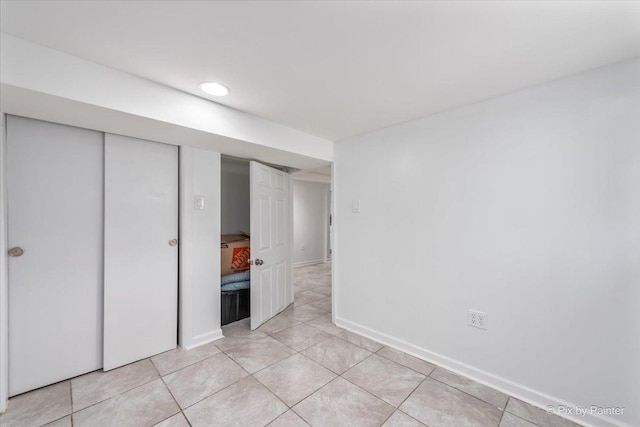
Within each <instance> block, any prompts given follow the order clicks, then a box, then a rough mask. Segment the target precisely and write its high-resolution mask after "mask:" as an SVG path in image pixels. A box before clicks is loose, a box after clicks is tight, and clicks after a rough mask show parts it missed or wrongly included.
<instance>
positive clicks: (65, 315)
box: [7, 116, 103, 396]
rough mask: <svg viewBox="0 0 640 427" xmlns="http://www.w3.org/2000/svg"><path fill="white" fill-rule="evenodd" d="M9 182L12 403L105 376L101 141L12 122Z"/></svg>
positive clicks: (79, 132)
mask: <svg viewBox="0 0 640 427" xmlns="http://www.w3.org/2000/svg"><path fill="white" fill-rule="evenodd" d="M7 178H8V185H7V188H8V217H9V221H8V234H9V236H8V240H9V242H8V243H9V247H10V248H21V249H22V250H23V251H24V252H23V253H22V254H21V255H19V251H18V252H17V253H14V255H17V256H12V257H10V258H9V394H10V395H11V396H13V395H16V394H20V393H23V392H26V391H29V390H33V389H35V388H38V387H42V386H45V385H48V384H52V383H55V382H58V381H61V380H64V379H67V378H70V377H74V376H77V375H81V374H84V373H86V372H90V371H94V370H96V369H100V368H101V367H102V260H103V252H102V251H103V235H102V224H103V193H102V191H103V134H102V133H100V132H95V131H90V130H86V129H80V128H75V127H70V126H64V125H58V124H54V123H48V122H43V121H39V120H33V119H27V118H22V117H16V116H8V117H7ZM16 250H17V249H16Z"/></svg>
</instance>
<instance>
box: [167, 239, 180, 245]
mask: <svg viewBox="0 0 640 427" xmlns="http://www.w3.org/2000/svg"><path fill="white" fill-rule="evenodd" d="M177 245H178V239H171V240H169V246H177Z"/></svg>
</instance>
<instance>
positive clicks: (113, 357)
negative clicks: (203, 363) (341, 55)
mask: <svg viewBox="0 0 640 427" xmlns="http://www.w3.org/2000/svg"><path fill="white" fill-rule="evenodd" d="M104 232H105V246H104V255H105V258H104V270H105V271H104V370H105V371H106V370H109V369H113V368H117V367H118V366H122V365H125V364H127V363H131V362H134V361H136V360H140V359H144V358H146V357H149V356H153V355H154V354H158V353H161V352H163V351H167V350H170V349H172V348H175V347H176V343H177V322H178V246H177V243H178V242H177V240H175V239H177V237H178V147H175V146H172V145H166V144H160V143H156V142H151V141H144V140H140V139H135V138H128V137H124V136H118V135H111V134H106V135H105V230H104Z"/></svg>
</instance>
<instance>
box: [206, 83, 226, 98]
mask: <svg viewBox="0 0 640 427" xmlns="http://www.w3.org/2000/svg"><path fill="white" fill-rule="evenodd" d="M200 89H202V91H203V92H206V93H208V94H209V95H213V96H226V95H228V94H229V88H228V87H226V86H225V85H222V84H220V83H215V82H202V83H200Z"/></svg>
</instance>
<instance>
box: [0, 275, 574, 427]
mask: <svg viewBox="0 0 640 427" xmlns="http://www.w3.org/2000/svg"><path fill="white" fill-rule="evenodd" d="M294 276H295V278H294V282H295V301H296V302H295V304H293V305H292V306H290V307H288V308H287V309H286V310H284V311H283V312H282V313H281V314H280V315H278V316H277V317H275V318H274V319H272V320H270V321H268V322H267V323H265V324H264V325H262V326H261V327H260V328H259V329H258V330H256V331H251V330H250V329H249V322H248V319H245V320H243V321H240V322H236V323H234V324H231V325H228V326H225V327H224V328H223V332H224V335H225V338H224V339H222V340H219V341H216V342H214V343H211V344H207V345H205V346H202V347H199V348H197V349H194V350H190V351H181V350H172V351H168V352H166V353H162V354H159V355H157V356H154V357H152V358H150V359H145V360H141V361H139V362H136V363H132V364H130V365H127V366H124V367H122V368H119V369H115V370H113V371H110V372H106V373H104V372H101V371H98V372H93V373H90V374H87V375H83V376H80V377H77V378H73V379H71V380H68V381H63V382H61V383H58V384H54V385H51V386H48V387H44V388H41V389H38V390H35V391H32V392H30V393H25V394H23V395H20V396H17V397H14V398H12V399H11V400H10V401H9V405H10V406H9V410H8V411H7V412H6V413H5V414H3V415H1V416H0V425H1V426H2V427H10V426H20V427H29V426H42V425H48V426H58V427H62V426H72V422H73V426H92V427H100V426H118V427H126V426H136V427H137V426H154V425H156V426H163V427H183V426H189V425H191V426H227V425H233V426H264V425H269V426H271V427H275V426H307V425H312V426H381V425H384V426H386V427H390V426H425V425H428V426H430V427H444V426H451V427H460V426H480V427H483V426H492V427H498V426H499V427H535V426H540V427H569V426H576V424H574V423H571V422H569V421H567V420H565V419H563V418H560V417H557V416H553V415H549V414H547V413H546V412H545V411H543V410H541V409H538V408H535V407H533V406H531V405H528V404H526V403H524V402H521V401H519V400H517V399H515V398H512V397H509V396H506V395H504V394H502V393H500V392H498V391H496V390H493V389H491V388H489V387H486V386H483V385H481V384H478V383H476V382H474V381H471V380H469V379H467V378H464V377H461V376H459V375H456V374H454V373H452V372H449V371H447V370H445V369H442V368H439V367H437V366H434V365H432V364H430V363H428V362H425V361H423V360H420V359H417V358H415V357H412V356H409V355H407V354H405V353H402V352H400V351H397V350H394V349H392V348H389V347H385V346H383V345H382V344H379V343H377V342H374V341H371V340H369V339H367V338H364V337H362V336H360V335H357V334H354V333H352V332H349V331H345V330H344V329H341V328H339V327H337V326H335V325H334V324H333V323H332V322H331V267H330V265H329V264H321V265H316V266H310V267H304V268H298V269H296V270H295V275H294Z"/></svg>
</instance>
